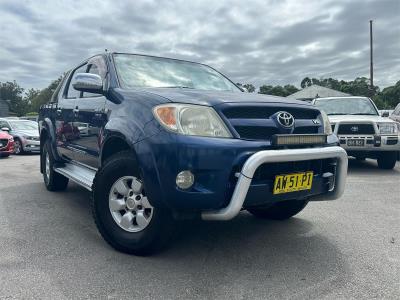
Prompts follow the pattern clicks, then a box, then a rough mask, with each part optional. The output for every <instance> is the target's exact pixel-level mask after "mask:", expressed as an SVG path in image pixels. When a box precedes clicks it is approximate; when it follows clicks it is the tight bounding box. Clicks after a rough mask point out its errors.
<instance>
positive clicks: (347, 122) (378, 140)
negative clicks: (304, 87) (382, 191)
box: [313, 97, 400, 169]
mask: <svg viewBox="0 0 400 300" xmlns="http://www.w3.org/2000/svg"><path fill="white" fill-rule="evenodd" d="M313 104H314V105H316V106H317V107H318V108H320V109H322V110H323V111H325V112H326V114H327V115H328V117H329V121H330V122H331V125H332V131H333V132H334V133H335V134H336V135H337V136H338V138H339V142H340V146H342V147H343V148H344V149H345V150H346V151H347V153H348V155H349V156H354V157H355V158H357V159H360V160H362V159H365V158H373V159H376V160H377V161H378V166H379V167H380V168H382V169H393V168H394V166H395V165H396V160H397V157H398V153H399V151H400V123H399V122H396V121H393V120H391V119H389V118H384V117H381V116H380V115H379V112H378V109H377V108H376V105H375V103H374V102H373V101H372V100H371V99H369V98H367V97H330V98H317V99H314V100H313Z"/></svg>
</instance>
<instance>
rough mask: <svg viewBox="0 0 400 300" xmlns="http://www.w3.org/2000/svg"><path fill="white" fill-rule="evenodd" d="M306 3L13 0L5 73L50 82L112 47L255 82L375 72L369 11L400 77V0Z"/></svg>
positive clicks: (387, 62)
mask: <svg viewBox="0 0 400 300" xmlns="http://www.w3.org/2000/svg"><path fill="white" fill-rule="evenodd" d="M296 3H298V2H297V0H286V1H277V0H273V1H262V0H259V1H253V2H249V3H243V2H241V1H240V0H236V1H211V0H204V1H201V2H193V3H189V2H187V1H184V0H174V1H161V2H160V1H98V2H96V1H90V2H89V1H87V2H80V1H72V2H58V1H50V0H48V1H41V2H35V3H33V2H16V1H3V2H2V4H0V20H1V21H0V22H1V23H0V29H1V30H2V34H1V35H0V55H1V56H0V81H6V80H14V79H15V80H17V81H18V82H20V84H21V85H22V86H24V87H26V88H30V87H38V88H41V87H44V86H46V85H48V84H49V83H50V82H51V81H52V80H54V79H55V78H57V77H58V76H59V75H60V74H62V73H63V72H64V71H66V70H67V69H69V68H72V67H73V66H74V65H76V64H77V63H79V62H80V61H81V60H83V59H84V58H86V57H88V56H91V55H93V54H95V53H98V52H102V51H104V49H105V48H107V49H109V50H111V51H113V50H115V51H128V52H135V53H145V54H151V55H165V56H169V57H176V58H182V59H188V60H194V61H198V62H203V63H208V64H211V65H212V66H214V67H216V68H217V69H219V70H220V71H222V72H223V73H225V74H226V75H228V76H229V77H231V78H232V80H233V81H235V82H250V83H253V84H255V85H261V84H286V83H291V84H296V85H299V83H300V80H301V79H302V78H303V77H304V76H313V77H330V76H332V77H337V78H339V79H347V80H348V79H354V78H355V77H357V76H368V66H369V62H368V56H369V51H368V34H369V33H368V20H369V19H374V22H375V28H374V34H375V45H374V50H375V67H376V81H377V83H379V84H380V85H381V86H386V85H391V84H394V82H395V81H396V80H400V61H399V55H398V53H400V38H399V37H400V22H399V18H398V16H399V14H400V2H399V1H398V0H381V1H379V0H376V1H362V0H356V1H346V0H343V1H331V0H323V1H313V0H310V1H308V2H307V5H308V6H309V9H308V8H307V9H305V8H304V7H298V6H296ZM293 5H294V6H293ZM286 7H289V8H290V9H292V10H291V11H283V10H282V9H286ZM292 7H295V8H296V9H293V8H292ZM282 15H285V17H283V16H282ZM21 37H23V40H21ZM301 49H303V51H300V50H301Z"/></svg>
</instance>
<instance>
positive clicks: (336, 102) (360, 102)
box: [315, 98, 378, 116]
mask: <svg viewBox="0 0 400 300" xmlns="http://www.w3.org/2000/svg"><path fill="white" fill-rule="evenodd" d="M315 105H316V106H317V107H318V108H320V109H322V110H324V111H325V112H326V113H327V114H328V115H331V116H332V115H374V116H376V115H378V112H377V111H376V109H375V107H374V105H373V104H372V103H371V101H370V100H368V99H365V98H338V99H335V98H332V99H316V100H315Z"/></svg>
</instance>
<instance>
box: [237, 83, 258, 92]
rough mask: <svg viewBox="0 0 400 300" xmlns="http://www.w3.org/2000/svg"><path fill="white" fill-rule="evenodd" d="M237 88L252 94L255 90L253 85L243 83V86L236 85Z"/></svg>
mask: <svg viewBox="0 0 400 300" xmlns="http://www.w3.org/2000/svg"><path fill="white" fill-rule="evenodd" d="M236 85H237V86H239V87H241V88H242V87H244V88H245V89H246V90H247V91H248V92H249V93H254V92H255V90H256V88H255V86H254V85H252V84H251V83H245V84H241V83H236Z"/></svg>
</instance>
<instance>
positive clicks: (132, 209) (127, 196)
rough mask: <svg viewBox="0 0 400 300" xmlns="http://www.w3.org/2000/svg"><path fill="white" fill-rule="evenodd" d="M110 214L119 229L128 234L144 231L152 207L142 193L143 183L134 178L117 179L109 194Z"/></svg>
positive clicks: (149, 219) (151, 214)
mask: <svg viewBox="0 0 400 300" xmlns="http://www.w3.org/2000/svg"><path fill="white" fill-rule="evenodd" d="M108 204H109V209H110V213H111V215H112V217H113V219H114V221H115V223H117V224H118V226H119V227H121V228H122V229H124V230H125V231H128V232H139V231H142V230H143V229H145V228H146V227H147V226H148V225H149V224H150V221H151V218H152V216H153V210H154V208H153V206H152V205H151V204H150V202H149V200H148V199H147V197H146V196H145V195H144V193H143V183H142V182H141V181H140V180H139V179H138V178H136V177H134V176H124V177H121V178H119V179H118V180H117V181H116V182H115V183H114V184H113V186H112V187H111V190H110V194H109V201H108Z"/></svg>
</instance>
